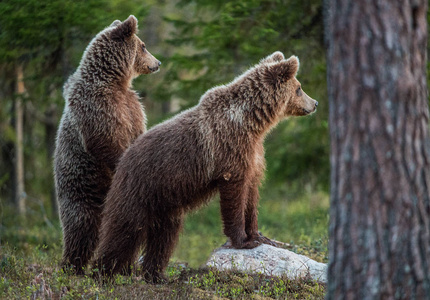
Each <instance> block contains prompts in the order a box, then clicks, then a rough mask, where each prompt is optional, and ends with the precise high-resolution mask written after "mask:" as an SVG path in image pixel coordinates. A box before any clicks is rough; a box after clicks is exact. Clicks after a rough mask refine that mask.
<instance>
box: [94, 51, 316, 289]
mask: <svg viewBox="0 0 430 300" xmlns="http://www.w3.org/2000/svg"><path fill="white" fill-rule="evenodd" d="M298 68H299V60H298V58H297V57H295V56H292V57H290V58H289V59H287V60H285V59H284V55H283V54H282V53H281V52H275V53H273V54H272V55H271V56H268V57H266V58H265V59H263V60H262V61H261V62H260V63H259V64H257V65H256V66H254V67H253V68H251V69H250V70H248V71H246V72H245V73H244V74H242V75H241V76H239V77H237V78H236V79H235V80H233V82H231V83H229V84H227V85H223V86H219V87H215V88H213V89H211V90H209V91H207V92H206V93H205V94H204V95H203V96H202V97H201V99H200V102H199V104H198V105H197V106H195V107H193V108H191V109H189V110H186V111H184V112H182V113H181V114H179V115H177V116H176V117H174V118H172V119H170V120H168V121H166V122H164V123H162V124H160V125H157V126H155V127H153V128H152V129H151V130H149V131H148V132H147V133H145V134H143V135H141V136H140V137H139V138H138V139H137V140H136V142H135V143H133V145H131V146H130V148H129V149H128V150H127V151H126V152H125V153H124V155H123V156H122V158H121V160H120V162H119V164H118V168H117V172H116V174H115V175H114V178H113V182H112V186H111V189H110V190H109V193H108V195H107V198H106V206H105V210H104V212H103V220H102V225H101V233H100V243H99V245H98V247H97V250H96V260H95V264H94V267H95V268H99V270H100V271H101V272H102V274H105V275H108V276H110V275H112V274H115V273H129V272H130V267H131V266H132V265H133V264H134V262H135V261H136V258H137V256H138V254H139V249H140V248H141V247H143V253H144V259H143V264H142V270H143V272H144V278H145V279H146V280H147V281H151V282H159V281H160V280H162V278H163V275H162V272H163V270H164V269H165V268H166V266H167V264H168V261H169V258H170V256H171V255H172V252H173V250H174V247H175V245H176V243H177V241H178V236H179V232H180V230H181V228H182V224H183V219H184V215H185V214H186V213H187V212H189V211H191V210H192V209H195V208H198V207H199V206H201V205H202V204H205V203H207V202H208V201H209V200H210V199H211V198H212V196H213V195H214V194H215V193H216V192H217V191H219V194H220V205H221V215H222V220H223V226H224V233H225V235H226V236H227V237H228V238H229V239H230V241H231V244H232V246H233V247H235V248H238V249H242V248H254V247H256V246H258V245H260V244H262V243H267V244H272V245H273V244H274V243H273V242H272V241H271V240H270V239H268V238H266V237H264V236H262V235H260V234H259V232H258V224H257V213H258V212H257V204H258V201H259V194H258V186H259V184H260V180H261V178H262V176H263V173H264V168H265V161H264V149H263V140H264V137H265V135H266V133H267V132H268V131H269V130H270V129H271V128H273V127H274V126H275V125H276V124H277V123H278V122H279V121H280V120H282V119H284V118H286V117H288V116H304V115H308V114H311V113H312V112H314V111H315V110H316V107H317V104H318V102H316V101H315V100H313V99H311V98H310V97H309V96H308V95H306V93H305V92H304V91H303V90H302V88H301V85H300V83H299V81H297V79H296V78H295V75H296V73H297V71H298Z"/></svg>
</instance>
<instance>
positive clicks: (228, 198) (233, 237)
mask: <svg viewBox="0 0 430 300" xmlns="http://www.w3.org/2000/svg"><path fill="white" fill-rule="evenodd" d="M219 192H220V205H221V216H222V220H223V224H224V234H225V235H226V236H227V237H229V238H230V241H231V244H232V246H233V247H234V248H236V249H252V248H255V247H257V246H259V245H261V242H259V241H258V240H256V239H251V240H250V239H248V237H247V234H246V232H245V209H246V202H247V196H248V189H247V188H246V186H245V184H244V181H243V180H239V181H224V182H221V183H220V184H219Z"/></svg>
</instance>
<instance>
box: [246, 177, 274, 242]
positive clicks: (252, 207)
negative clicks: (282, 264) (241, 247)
mask: <svg viewBox="0 0 430 300" xmlns="http://www.w3.org/2000/svg"><path fill="white" fill-rule="evenodd" d="M258 183H259V181H258V180H257V178H255V180H254V182H253V183H252V184H251V185H250V186H249V190H248V197H247V202H246V210H245V231H246V234H247V237H248V241H257V242H258V243H260V244H267V245H271V246H275V247H277V246H278V244H277V243H276V242H274V241H272V240H271V239H269V238H267V237H265V236H263V235H262V234H261V233H260V232H259V231H258V209H257V207H258V201H259V199H260V196H259V193H258Z"/></svg>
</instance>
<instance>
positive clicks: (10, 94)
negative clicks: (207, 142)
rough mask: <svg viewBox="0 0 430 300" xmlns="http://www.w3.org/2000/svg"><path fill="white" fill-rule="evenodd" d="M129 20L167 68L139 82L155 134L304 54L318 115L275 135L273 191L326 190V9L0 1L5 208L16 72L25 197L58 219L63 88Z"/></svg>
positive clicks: (295, 1)
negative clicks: (213, 91) (98, 37)
mask: <svg viewBox="0 0 430 300" xmlns="http://www.w3.org/2000/svg"><path fill="white" fill-rule="evenodd" d="M129 14H134V15H136V17H137V18H138V20H139V28H140V31H139V35H140V37H141V38H142V40H144V41H145V42H146V43H147V46H148V49H149V50H150V51H151V52H152V53H153V54H154V55H155V56H156V57H157V58H159V59H160V60H161V61H162V62H163V65H162V69H161V71H160V72H159V73H157V74H153V75H148V76H140V77H139V78H138V79H136V80H135V81H134V88H135V89H136V90H137V91H138V92H139V93H140V95H141V96H142V97H143V103H144V105H145V107H146V113H147V115H148V118H149V126H152V125H153V124H156V123H158V122H160V121H161V120H163V119H165V118H168V117H170V116H172V115H173V114H175V113H176V112H177V109H176V110H175V108H174V106H177V107H179V109H185V108H187V107H190V106H192V105H195V104H196V103H197V102H198V100H199V97H200V96H201V95H202V94H203V93H204V92H205V91H206V90H207V89H209V88H211V87H213V86H215V85H219V84H223V83H227V82H229V81H231V80H232V79H234V77H235V76H237V75H239V74H240V73H242V72H243V71H244V70H246V69H247V68H249V66H251V65H253V64H255V63H257V62H258V61H259V60H260V59H261V58H263V57H265V56H267V55H269V54H270V53H272V52H274V51H276V50H280V51H282V52H284V54H285V56H286V57H289V56H290V55H293V54H294V55H298V56H299V58H300V60H301V68H300V71H299V75H298V79H299V80H300V81H301V83H302V86H303V88H304V90H305V91H306V92H307V93H308V94H309V95H310V96H311V97H313V98H315V99H317V100H318V101H319V103H320V105H319V110H318V112H317V113H316V114H314V115H313V116H310V117H306V118H291V119H290V120H287V121H285V122H282V123H281V124H280V125H279V126H278V127H277V128H276V129H274V130H273V131H272V132H271V133H270V134H269V136H268V137H267V139H266V157H267V176H266V177H267V180H266V186H267V188H268V189H276V190H283V191H285V190H288V195H290V196H291V194H292V193H294V194H297V195H299V194H300V193H301V192H303V191H306V192H315V191H319V190H322V191H326V192H327V191H328V178H329V176H328V174H329V162H328V152H329V146H328V145H329V142H328V140H329V138H328V126H327V119H328V117H327V116H328V108H327V98H326V83H325V69H326V68H325V51H324V46H323V24H322V4H321V1H317V0H307V1H299V0H289V1H287V0H276V1H266V0H252V1H202V0H196V1H190V0H180V1H160V2H156V1H146V2H144V3H143V2H141V1H136V0H134V1H119V0H90V1H82V0H81V1H71V0H52V1H48V2H47V1H35V0H28V1H27V0H26V1H24V0H6V1H2V2H0V15H2V16H3V17H2V18H1V19H0V37H1V38H0V97H1V98H2V99H3V100H2V102H1V105H0V116H1V119H0V131H1V132H2V134H1V135H0V147H1V152H0V155H1V156H0V159H1V160H2V161H3V162H4V168H1V169H0V192H1V196H0V197H1V199H2V201H6V200H7V199H12V197H13V195H12V192H11V191H12V190H13V184H14V182H13V180H12V179H13V164H12V162H13V159H14V155H13V149H14V128H13V125H12V124H13V103H14V99H15V97H16V96H17V95H16V93H15V85H16V78H15V77H16V76H15V68H16V67H17V66H18V65H22V66H23V68H24V83H25V86H26V91H27V93H26V94H25V95H22V96H21V97H23V100H24V103H25V115H24V147H25V153H24V157H25V163H24V166H25V190H26V192H27V194H28V195H29V196H31V197H34V198H37V199H40V200H41V201H42V202H44V203H46V204H47V210H48V211H49V212H51V206H52V205H51V204H49V199H51V198H52V197H53V196H52V195H53V193H52V190H53V180H52V157H51V155H52V148H53V144H54V138H55V130H56V128H55V127H56V126H57V124H58V122H59V119H60V117H61V112H62V108H63V106H64V100H63V99H62V84H63V82H64V81H65V80H66V79H67V77H68V76H69V75H70V74H71V73H72V72H73V71H74V70H75V68H76V67H77V66H78V64H79V60H80V57H81V56H82V53H83V51H84V49H85V47H86V45H87V44H88V43H89V41H90V40H91V39H92V37H93V36H94V35H95V34H96V33H97V32H99V31H100V30H101V29H102V28H104V27H106V26H108V25H109V24H110V23H111V22H112V21H113V20H115V19H121V20H124V19H125V18H127V17H128V15H129ZM53 131H54V133H53ZM3 133H4V134H3ZM51 203H54V202H52V201H51Z"/></svg>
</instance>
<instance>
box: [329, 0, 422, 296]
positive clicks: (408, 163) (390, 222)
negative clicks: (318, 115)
mask: <svg viewBox="0 0 430 300" xmlns="http://www.w3.org/2000/svg"><path fill="white" fill-rule="evenodd" d="M326 4H327V6H326V8H327V10H326V11H327V14H328V15H327V18H326V21H327V23H326V38H327V42H328V54H327V65H328V87H329V101H330V135H331V157H330V159H331V205H330V228H329V232H330V242H329V270H328V275H329V283H328V294H327V299H360V300H361V299H428V298H429V297H430V279H429V271H430V263H429V260H430V234H429V232H430V218H429V216H430V211H429V209H430V206H429V203H430V137H429V127H428V121H429V111H428V102H427V101H428V100H427V86H426V73H425V72H426V60H427V58H426V47H427V20H426V14H427V1H425V0H417V1H406V0H396V1H388V0H379V1H373V0H367V1H355V0H331V1H330V0H327V3H326Z"/></svg>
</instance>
